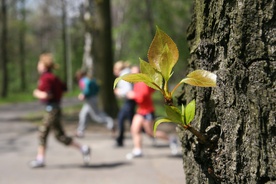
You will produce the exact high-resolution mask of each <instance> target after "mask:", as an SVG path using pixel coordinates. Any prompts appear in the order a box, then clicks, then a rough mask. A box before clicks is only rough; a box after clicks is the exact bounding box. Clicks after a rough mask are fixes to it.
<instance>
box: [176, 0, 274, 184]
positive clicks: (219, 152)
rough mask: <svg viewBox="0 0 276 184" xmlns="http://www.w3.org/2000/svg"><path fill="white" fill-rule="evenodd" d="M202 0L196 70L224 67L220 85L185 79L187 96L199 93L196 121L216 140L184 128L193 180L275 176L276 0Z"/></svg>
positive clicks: (192, 34) (191, 183)
mask: <svg viewBox="0 0 276 184" xmlns="http://www.w3.org/2000/svg"><path fill="white" fill-rule="evenodd" d="M194 2H195V5H194V8H195V9H194V16H193V21H192V23H191V25H190V27H189V29H188V41H189V43H190V52H191V56H190V60H189V70H190V71H192V70H195V69H206V70H209V71H212V72H214V73H216V74H217V76H218V81H217V84H218V86H217V87H216V88H212V89H211V88H195V87H191V86H188V85H185V86H184V92H185V95H184V98H181V97H180V98H179V100H181V101H187V102H189V101H190V100H191V99H194V98H195V99H196V104H197V110H196V117H195V120H194V121H193V122H192V125H193V126H195V127H197V128H198V129H199V130H200V131H201V132H202V133H204V134H206V135H207V136H208V138H209V143H210V144H209V145H203V144H200V143H199V142H198V140H197V139H196V138H195V137H194V136H192V135H191V134H190V133H189V132H185V131H184V132H183V131H180V132H179V134H180V136H181V142H182V147H183V154H184V155H183V161H184V162H183V165H184V172H185V173H186V180H187V181H186V182H187V183H188V184H197V183H198V184H202V183H244V184H247V183H250V184H251V183H259V184H263V183H266V184H268V183H270V184H272V183H275V182H276V155H275V154H276V153H275V152H276V151H275V150H276V148H275V146H276V120H275V117H276V109H275V106H276V91H275V89H276V86H275V85H276V82H275V78H276V21H275V20H276V17H275V9H276V8H275V1H274V0H263V1H260V0H246V1H242V0H234V1H224V0H195V1H194Z"/></svg>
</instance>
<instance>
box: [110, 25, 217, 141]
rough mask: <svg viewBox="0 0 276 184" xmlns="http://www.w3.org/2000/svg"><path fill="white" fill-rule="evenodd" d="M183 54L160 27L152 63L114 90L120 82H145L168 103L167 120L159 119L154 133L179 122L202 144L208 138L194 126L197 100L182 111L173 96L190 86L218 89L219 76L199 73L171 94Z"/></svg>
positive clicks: (150, 56)
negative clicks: (169, 124)
mask: <svg viewBox="0 0 276 184" xmlns="http://www.w3.org/2000/svg"><path fill="white" fill-rule="evenodd" d="M178 58H179V52H178V48H177V46H176V44H175V43H174V41H173V40H172V39H171V38H170V37H169V36H168V35H167V34H166V33H165V32H163V31H162V30H160V29H159V28H158V27H157V30H156V34H155V36H154V38H153V41H152V43H151V45H150V48H149V50H148V62H146V61H144V60H142V59H140V73H137V74H126V75H123V76H120V77H118V78H116V79H115V81H114V88H115V87H116V85H117V83H118V82H119V81H120V80H125V81H127V82H131V83H137V82H144V83H145V84H146V85H147V86H149V87H151V88H153V89H155V90H157V91H160V92H161V93H162V95H163V97H164V100H165V104H166V105H165V109H166V114H167V117H163V118H160V119H158V120H157V121H156V122H155V124H154V133H155V132H156V129H157V126H158V125H159V124H161V123H164V122H168V123H175V124H178V125H180V126H181V127H183V128H185V129H187V130H189V131H191V132H192V133H193V134H194V135H196V136H197V137H198V138H199V139H200V140H201V141H203V142H205V138H204V136H203V135H201V134H200V133H199V132H198V131H197V130H195V129H194V128H192V127H191V126H190V123H191V122H192V120H193V119H194V116H195V100H193V101H191V102H190V103H189V104H188V105H187V106H186V107H184V106H182V107H181V109H179V108H177V107H176V106H174V103H173V94H174V92H175V91H176V89H177V88H178V87H179V86H180V85H181V84H184V83H186V84H189V85H193V86H199V87H215V86H216V78H217V76H216V74H214V73H211V72H209V71H206V70H195V71H193V72H191V73H189V74H188V75H187V77H185V78H184V79H182V80H181V81H180V82H179V83H178V84H177V85H176V86H175V87H174V88H173V89H172V91H169V87H168V86H169V84H168V81H169V79H170V78H171V76H172V75H173V71H172V69H173V67H174V66H175V64H176V63H177V61H178Z"/></svg>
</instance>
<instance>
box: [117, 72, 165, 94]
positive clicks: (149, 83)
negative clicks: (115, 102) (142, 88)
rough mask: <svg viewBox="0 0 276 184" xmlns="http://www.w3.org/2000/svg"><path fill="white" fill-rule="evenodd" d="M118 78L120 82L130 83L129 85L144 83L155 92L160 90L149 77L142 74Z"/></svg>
mask: <svg viewBox="0 0 276 184" xmlns="http://www.w3.org/2000/svg"><path fill="white" fill-rule="evenodd" d="M120 78H121V79H122V80H125V81H127V82H131V83H137V82H144V83H145V84H146V85H147V86H149V87H151V88H153V89H155V90H161V89H160V88H159V87H158V85H157V84H155V83H154V81H153V80H152V79H151V77H150V76H148V75H146V74H143V73H135V74H126V75H123V76H121V77H120ZM116 80H117V79H116ZM116 80H115V81H116Z"/></svg>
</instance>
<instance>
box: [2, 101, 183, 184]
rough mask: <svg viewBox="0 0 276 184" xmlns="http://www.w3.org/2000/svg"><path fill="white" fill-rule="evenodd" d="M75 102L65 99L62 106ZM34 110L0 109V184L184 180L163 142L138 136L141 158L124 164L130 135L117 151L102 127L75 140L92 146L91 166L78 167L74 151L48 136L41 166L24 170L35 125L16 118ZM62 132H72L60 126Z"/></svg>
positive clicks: (167, 183) (176, 183) (178, 161)
mask: <svg viewBox="0 0 276 184" xmlns="http://www.w3.org/2000/svg"><path fill="white" fill-rule="evenodd" d="M74 103H77V102H76V101H74V100H73V101H70V100H69V101H66V102H65V103H64V106H66V105H71V104H74ZM34 109H35V110H41V108H40V106H39V104H37V103H29V104H17V105H11V106H0V127H1V128H0V163H1V164H0V183H1V184H18V183H20V184H44V183H45V184H46V183H47V184H49V183H51V184H75V183H79V184H86V183H89V184H91V183H93V184H98V183H99V184H113V183H114V184H117V183H120V184H130V183H131V184H136V183H137V184H141V183H143V184H180V183H181V184H183V183H185V176H184V172H183V168H182V158H181V156H171V155H170V150H169V148H168V146H167V143H164V142H158V143H157V145H158V146H157V147H153V146H152V142H151V140H150V139H149V138H147V137H146V136H145V137H144V145H145V146H144V154H145V156H144V157H142V158H138V159H134V160H130V161H129V160H127V159H126V158H125V155H126V154H127V153H128V152H130V151H131V149H132V142H131V138H130V135H129V134H128V136H127V137H128V138H127V140H126V146H125V147H123V148H114V147H113V144H114V139H113V138H112V135H111V133H110V132H108V131H99V130H104V129H105V127H100V125H95V124H89V130H88V131H87V132H86V137H85V138H84V139H77V141H79V142H81V143H83V144H88V145H90V146H91V147H92V162H91V164H90V165H89V166H87V167H84V166H83V165H82V158H81V155H80V153H79V152H78V151H76V150H74V149H73V148H72V149H70V148H66V147H64V146H63V145H61V144H59V143H58V142H57V141H56V140H54V137H53V136H52V135H50V137H49V138H50V139H49V144H48V151H47V166H46V167H45V168H42V169H30V168H29V167H28V165H27V163H28V162H29V161H30V160H31V159H33V158H34V157H35V154H36V146H37V134H36V133H37V132H36V126H35V125H33V124H31V123H30V122H25V121H22V120H21V118H20V117H22V116H23V115H26V114H27V113H30V112H35V111H34ZM66 129H67V132H68V134H72V133H73V129H72V127H70V126H66Z"/></svg>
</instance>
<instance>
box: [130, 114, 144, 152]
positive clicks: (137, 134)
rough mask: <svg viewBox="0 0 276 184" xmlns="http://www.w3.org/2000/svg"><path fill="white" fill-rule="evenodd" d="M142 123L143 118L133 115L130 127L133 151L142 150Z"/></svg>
mask: <svg viewBox="0 0 276 184" xmlns="http://www.w3.org/2000/svg"><path fill="white" fill-rule="evenodd" d="M143 121H144V117H143V116H141V115H139V114H135V115H134V117H133V121H132V125H131V135H132V139H133V144H134V150H142V135H141V129H142V124H143Z"/></svg>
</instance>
